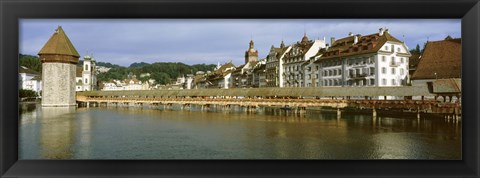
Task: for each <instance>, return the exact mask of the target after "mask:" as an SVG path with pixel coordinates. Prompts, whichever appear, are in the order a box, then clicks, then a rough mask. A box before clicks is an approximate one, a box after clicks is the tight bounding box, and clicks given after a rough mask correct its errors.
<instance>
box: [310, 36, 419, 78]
mask: <svg viewBox="0 0 480 178" xmlns="http://www.w3.org/2000/svg"><path fill="white" fill-rule="evenodd" d="M319 55H321V57H319V60H317V63H319V64H320V67H319V69H320V70H319V85H320V86H325V87H335V86H337V87H341V86H343V87H345V86H377V87H382V86H385V87H386V86H402V85H406V83H407V81H408V59H409V57H410V56H411V54H410V52H409V50H408V48H407V46H406V45H405V44H404V43H403V42H402V41H400V40H398V39H396V38H395V37H393V36H392V35H390V34H389V32H388V29H384V28H380V30H379V32H378V33H375V34H371V35H366V36H362V35H360V34H357V35H353V34H351V33H350V34H349V36H348V37H346V38H342V39H339V40H335V39H334V38H332V39H331V46H330V47H328V48H326V50H325V51H324V52H321V54H319Z"/></svg>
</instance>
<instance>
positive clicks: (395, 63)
mask: <svg viewBox="0 0 480 178" xmlns="http://www.w3.org/2000/svg"><path fill="white" fill-rule="evenodd" d="M399 65H400V63H399V62H390V67H398V66H399Z"/></svg>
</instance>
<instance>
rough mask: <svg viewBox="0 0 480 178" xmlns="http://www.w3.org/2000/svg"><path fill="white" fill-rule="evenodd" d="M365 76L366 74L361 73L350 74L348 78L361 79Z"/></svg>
mask: <svg viewBox="0 0 480 178" xmlns="http://www.w3.org/2000/svg"><path fill="white" fill-rule="evenodd" d="M366 76H367V73H361V74H350V78H352V79H363V78H365V77H366Z"/></svg>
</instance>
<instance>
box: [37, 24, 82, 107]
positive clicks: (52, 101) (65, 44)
mask: <svg viewBox="0 0 480 178" xmlns="http://www.w3.org/2000/svg"><path fill="white" fill-rule="evenodd" d="M38 55H39V56H40V60H41V62H42V86H43V90H42V107H67V106H75V105H76V101H75V84H76V83H75V77H76V65H77V63H78V58H79V57H80V55H79V54H78V52H77V50H76V49H75V47H73V44H72V42H70V40H69V39H68V37H67V35H66V34H65V32H64V31H63V29H62V27H61V26H59V27H58V28H57V29H56V30H55V32H54V33H53V35H52V36H51V37H50V39H49V40H48V41H47V43H46V44H45V45H44V46H43V48H42V49H41V50H40V52H38Z"/></svg>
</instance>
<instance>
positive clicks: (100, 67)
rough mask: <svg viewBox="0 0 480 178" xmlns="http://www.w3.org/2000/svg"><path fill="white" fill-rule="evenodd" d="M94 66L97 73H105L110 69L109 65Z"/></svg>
mask: <svg viewBox="0 0 480 178" xmlns="http://www.w3.org/2000/svg"><path fill="white" fill-rule="evenodd" d="M96 68H97V72H98V73H105V72H108V71H109V70H110V69H111V68H109V67H104V66H96Z"/></svg>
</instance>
